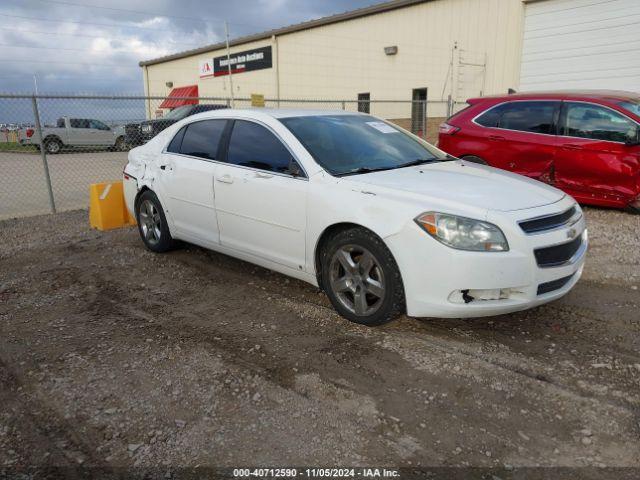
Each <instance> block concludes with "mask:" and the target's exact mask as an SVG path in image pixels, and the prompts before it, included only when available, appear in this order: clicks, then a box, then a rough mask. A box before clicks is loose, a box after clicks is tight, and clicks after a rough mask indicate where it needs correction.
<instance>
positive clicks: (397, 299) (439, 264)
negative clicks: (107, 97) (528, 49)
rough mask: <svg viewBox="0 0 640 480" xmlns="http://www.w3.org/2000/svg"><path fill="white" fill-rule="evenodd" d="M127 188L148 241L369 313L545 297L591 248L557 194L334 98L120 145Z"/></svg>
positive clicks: (208, 117) (482, 309)
mask: <svg viewBox="0 0 640 480" xmlns="http://www.w3.org/2000/svg"><path fill="white" fill-rule="evenodd" d="M124 186H125V197H126V203H127V207H128V209H129V210H130V211H131V212H132V213H133V214H134V215H135V218H136V219H137V221H138V227H139V231H140V236H141V237H142V241H143V242H144V243H145V245H146V246H147V247H148V248H149V249H150V250H152V251H154V252H165V251H167V250H169V249H170V248H171V247H172V246H173V244H174V241H176V240H183V241H186V242H189V243H193V244H197V245H200V246H202V247H205V248H209V249H212V250H216V251H218V252H222V253H224V254H227V255H231V256H234V257H237V258H240V259H242V260H246V261H248V262H251V263H255V264H257V265H261V266H263V267H266V268H269V269H271V270H275V271H277V272H281V273H283V274H285V275H288V276H291V277H295V278H298V279H300V280H304V281H305V282H309V283H311V284H313V285H317V286H318V287H320V288H321V289H322V290H324V291H325V292H326V294H327V295H328V297H329V299H330V300H331V302H332V304H333V305H334V307H335V308H336V310H337V311H338V312H339V313H340V314H341V315H342V316H344V317H346V318H347V319H349V320H351V321H353V322H357V323H362V324H365V325H379V324H382V323H385V322H388V321H390V320H392V319H393V318H395V317H397V316H398V315H400V314H401V313H404V312H406V313H407V314H408V315H410V316H415V317H476V316H489V315H497V314H504V313H509V312H515V311H518V310H524V309H527V308H531V307H534V306H536V305H540V304H543V303H546V302H549V301H551V300H555V299H557V298H560V297H562V296H563V295H565V294H566V293H567V292H568V291H569V290H570V289H571V288H572V287H573V286H574V285H575V284H576V282H577V281H578V279H579V278H580V275H581V274H582V269H583V264H584V259H585V252H586V249H587V230H586V227H585V220H584V217H583V215H582V211H581V209H580V207H579V206H578V205H577V204H576V202H575V201H574V200H573V199H572V198H571V197H569V196H567V195H565V194H564V193H562V192H561V191H559V190H557V189H555V188H552V187H550V186H547V185H545V184H542V183H540V182H537V181H534V180H530V179H528V178H525V177H522V176H519V175H515V174H511V173H508V172H504V171H501V170H497V169H494V168H491V167H488V166H483V165H478V164H474V163H467V162H464V161H461V160H458V159H456V158H453V157H451V156H448V155H447V154H445V153H444V152H442V151H440V150H438V149H437V148H435V147H433V146H432V145H430V144H428V143H426V142H424V141H422V140H421V139H420V138H418V137H416V136H414V135H411V134H410V133H408V132H406V131H404V130H402V129H400V128H398V127H396V126H394V125H392V124H389V123H387V122H385V121H383V120H380V119H377V118H375V117H372V116H369V115H364V114H357V113H347V112H343V111H311V110H265V109H256V110H233V109H229V110H217V111H211V112H206V113H202V114H200V115H195V116H192V117H189V118H187V119H185V120H182V121H180V122H178V123H176V124H174V125H172V126H171V127H169V128H167V129H166V130H164V131H163V132H162V133H160V134H159V135H158V136H156V137H155V138H153V139H152V140H151V141H149V143H147V144H146V145H144V146H142V147H138V148H135V149H133V150H132V151H131V152H130V154H129V162H128V164H127V166H126V167H125V170H124Z"/></svg>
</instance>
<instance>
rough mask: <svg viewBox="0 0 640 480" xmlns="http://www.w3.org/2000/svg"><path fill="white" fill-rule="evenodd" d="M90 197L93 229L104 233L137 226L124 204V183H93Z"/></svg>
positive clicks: (90, 216)
mask: <svg viewBox="0 0 640 480" xmlns="http://www.w3.org/2000/svg"><path fill="white" fill-rule="evenodd" d="M89 197H90V200H91V201H90V204H89V223H90V224H91V228H97V229H98V230H103V231H104V230H111V229H114V228H120V227H126V226H130V225H135V224H136V220H135V218H133V217H132V216H131V214H130V213H129V210H127V206H126V204H125V202H124V192H123V189H122V182H109V183H93V184H91V185H90V186H89Z"/></svg>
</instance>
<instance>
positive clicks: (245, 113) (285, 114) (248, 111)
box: [197, 107, 362, 118]
mask: <svg viewBox="0 0 640 480" xmlns="http://www.w3.org/2000/svg"><path fill="white" fill-rule="evenodd" d="M323 115H362V114H361V113H359V112H349V111H346V110H319V109H315V110H314V109H299V108H263V107H260V108H224V109H218V110H211V111H208V112H203V113H199V114H198V115H197V117H198V118H208V117H211V118H214V117H228V116H241V117H246V118H260V117H265V116H266V117H272V118H290V117H318V116H323Z"/></svg>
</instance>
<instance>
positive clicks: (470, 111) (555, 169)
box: [438, 91, 640, 213]
mask: <svg viewBox="0 0 640 480" xmlns="http://www.w3.org/2000/svg"><path fill="white" fill-rule="evenodd" d="M468 103H469V106H468V107H467V108H465V109H464V110H462V111H460V112H458V113H457V114H455V115H453V116H452V117H451V118H449V119H448V120H447V122H446V123H443V124H442V125H441V126H440V134H439V141H438V146H439V147H440V148H441V149H442V150H444V151H445V152H447V153H450V154H451V155H454V156H456V157H460V158H464V159H467V160H470V161H474V162H478V163H485V164H488V165H491V166H493V167H497V168H501V169H504V170H509V171H511V172H515V173H519V174H522V175H526V176H528V177H531V178H535V179H537V180H540V181H542V182H545V183H549V184H551V185H553V186H555V187H557V188H560V189H561V190H564V191H565V192H566V193H568V194H570V195H572V196H573V197H574V198H575V199H576V200H578V201H579V202H580V203H586V204H591V205H601V206H606V207H618V208H627V209H629V210H631V211H634V212H635V213H640V95H638V94H634V93H629V92H610V91H584V92H577V91H576V92H556V93H519V94H513V95H505V96H496V97H483V98H473V99H470V100H468Z"/></svg>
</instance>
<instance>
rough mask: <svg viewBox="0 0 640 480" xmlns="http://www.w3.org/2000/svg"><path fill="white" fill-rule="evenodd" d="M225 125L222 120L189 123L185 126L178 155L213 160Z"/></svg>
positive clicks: (225, 122) (216, 154)
mask: <svg viewBox="0 0 640 480" xmlns="http://www.w3.org/2000/svg"><path fill="white" fill-rule="evenodd" d="M226 124H227V121H226V120H222V119H220V120H203V121H201V122H194V123H190V124H189V125H187V126H186V130H185V132H184V136H183V138H182V143H181V145H180V153H182V154H184V155H190V156H192V157H200V158H205V159H207V160H215V159H216V157H217V156H218V146H219V145H220V139H221V138H222V132H223V131H224V127H225V126H226ZM172 143H173V141H172Z"/></svg>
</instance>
